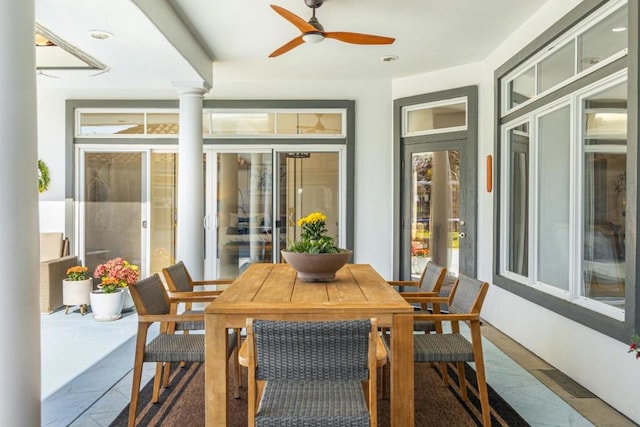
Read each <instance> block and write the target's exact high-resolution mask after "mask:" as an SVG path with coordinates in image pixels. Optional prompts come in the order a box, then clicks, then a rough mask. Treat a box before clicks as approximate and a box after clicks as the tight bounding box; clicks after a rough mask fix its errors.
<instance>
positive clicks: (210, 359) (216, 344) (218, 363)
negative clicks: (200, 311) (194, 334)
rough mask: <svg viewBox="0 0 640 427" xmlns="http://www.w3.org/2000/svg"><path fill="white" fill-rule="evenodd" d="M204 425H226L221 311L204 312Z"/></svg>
mask: <svg viewBox="0 0 640 427" xmlns="http://www.w3.org/2000/svg"><path fill="white" fill-rule="evenodd" d="M205 331H206V332H205V334H206V336H205V354H206V357H205V365H204V367H205V377H204V380H205V386H204V389H205V425H207V426H226V425H227V424H228V420H229V396H228V394H227V390H228V389H229V373H228V372H227V369H228V363H227V362H228V361H227V350H226V349H227V340H228V339H229V335H228V333H227V329H226V328H225V326H224V318H223V316H222V315H215V314H207V315H205Z"/></svg>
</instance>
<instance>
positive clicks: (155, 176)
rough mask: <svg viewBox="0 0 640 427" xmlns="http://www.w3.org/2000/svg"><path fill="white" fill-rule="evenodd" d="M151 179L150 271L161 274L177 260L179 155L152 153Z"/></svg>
mask: <svg viewBox="0 0 640 427" xmlns="http://www.w3.org/2000/svg"><path fill="white" fill-rule="evenodd" d="M149 181H150V186H151V188H150V190H151V191H150V194H151V209H150V213H149V215H150V216H149V220H150V225H149V239H150V242H149V243H150V254H149V260H150V272H151V273H160V274H161V272H162V269H163V268H164V267H167V266H169V265H171V264H174V263H175V256H176V219H177V215H178V211H177V202H178V191H177V188H178V182H177V181H178V155H177V154H176V153H155V152H152V153H151V165H150V180H149Z"/></svg>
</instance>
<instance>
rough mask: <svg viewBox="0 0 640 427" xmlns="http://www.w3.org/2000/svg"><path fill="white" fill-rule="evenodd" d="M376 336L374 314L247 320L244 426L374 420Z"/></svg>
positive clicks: (350, 423) (366, 422)
mask: <svg viewBox="0 0 640 427" xmlns="http://www.w3.org/2000/svg"><path fill="white" fill-rule="evenodd" d="M377 340H379V336H378V332H377V321H376V319H370V320H369V319H368V320H346V321H324V322H294V321H272V320H253V319H248V321H247V343H248V348H249V349H250V350H249V356H248V365H249V369H248V378H249V380H248V382H249V391H248V392H249V395H248V421H249V426H251V427H253V426H258V427H280V426H298V425H300V426H302V425H304V426H308V427H314V426H318V427H320V426H363V427H365V426H366V427H369V426H375V425H377V402H376V399H377V394H376V393H377V392H376V342H377ZM365 390H366V391H365Z"/></svg>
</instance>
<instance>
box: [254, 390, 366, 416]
mask: <svg viewBox="0 0 640 427" xmlns="http://www.w3.org/2000/svg"><path fill="white" fill-rule="evenodd" d="M369 425H370V420H369V411H368V409H367V403H366V400H365V396H364V392H363V390H362V383H361V382H360V381H357V380H356V381H343V380H331V381H327V380H315V381H282V380H280V381H276V380H271V381H267V384H266V386H265V390H264V394H263V395H262V399H261V400H260V406H259V409H258V412H257V414H256V426H259V427H283V426H305V427H315V426H317V427H330V426H345V427H347V426H363V427H368V426H369Z"/></svg>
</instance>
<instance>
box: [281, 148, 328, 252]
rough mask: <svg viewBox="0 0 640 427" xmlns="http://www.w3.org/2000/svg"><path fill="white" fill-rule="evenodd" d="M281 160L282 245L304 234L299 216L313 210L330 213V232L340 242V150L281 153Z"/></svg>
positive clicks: (285, 245) (282, 247)
mask: <svg viewBox="0 0 640 427" xmlns="http://www.w3.org/2000/svg"><path fill="white" fill-rule="evenodd" d="M278 164H279V168H280V175H279V186H280V189H279V192H278V195H279V199H278V200H279V202H278V203H279V206H278V210H279V215H280V222H279V223H280V225H281V227H280V229H279V230H280V233H279V240H278V241H279V243H280V249H284V248H286V247H287V246H288V245H289V243H290V242H293V241H294V240H297V239H299V238H300V232H301V230H300V227H298V220H299V219H300V218H302V217H305V216H307V215H309V214H310V213H312V212H322V213H323V214H324V215H326V216H327V221H326V227H327V231H328V233H327V235H328V236H330V237H333V238H334V242H335V243H336V245H337V246H340V238H339V237H340V232H341V229H340V221H339V219H340V203H339V192H340V187H339V183H340V168H339V164H340V155H339V153H337V152H288V153H279V162H278ZM278 253H279V252H278ZM277 259H278V260H279V259H280V257H279V256H278V257H277Z"/></svg>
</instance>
